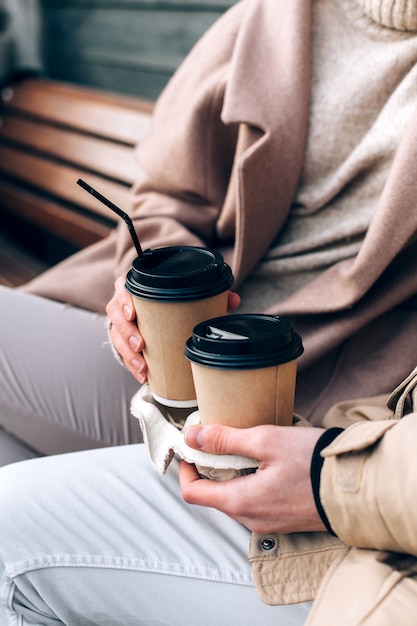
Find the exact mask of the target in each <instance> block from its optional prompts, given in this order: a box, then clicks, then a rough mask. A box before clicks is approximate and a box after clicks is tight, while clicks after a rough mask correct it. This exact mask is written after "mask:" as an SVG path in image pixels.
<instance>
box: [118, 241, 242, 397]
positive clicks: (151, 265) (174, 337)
mask: <svg viewBox="0 0 417 626" xmlns="http://www.w3.org/2000/svg"><path fill="white" fill-rule="evenodd" d="M232 284H233V275H232V272H231V269H230V267H229V266H228V265H227V264H226V263H225V262H224V259H223V257H222V255H221V254H219V253H218V252H214V251H212V250H208V249H206V248H198V247H193V246H171V247H167V248H157V249H154V250H146V251H145V252H144V253H143V254H142V255H141V256H140V257H137V258H136V259H135V261H134V262H133V265H132V268H131V270H130V271H129V272H128V274H127V277H126V285H125V287H126V289H127V291H128V292H129V293H130V294H131V295H132V296H133V302H134V306H135V310H136V315H137V323H138V328H139V331H140V333H141V335H142V337H143V339H144V343H145V346H144V349H143V356H144V358H145V361H146V364H147V368H148V383H149V387H150V390H151V392H152V394H153V396H154V398H155V399H156V400H158V402H161V403H162V404H166V405H168V406H178V407H194V406H196V392H195V388H194V382H193V377H192V373H191V367H190V363H189V361H188V360H187V359H186V358H185V356H184V344H185V341H186V339H187V338H188V337H189V336H190V334H191V333H192V329H193V327H194V326H195V325H196V324H198V323H199V322H201V321H202V320H204V319H207V318H209V317H213V316H219V315H220V316H222V315H225V314H226V313H227V300H228V294H227V292H228V290H229V289H230V287H231V286H232Z"/></svg>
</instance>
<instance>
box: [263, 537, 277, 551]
mask: <svg viewBox="0 0 417 626" xmlns="http://www.w3.org/2000/svg"><path fill="white" fill-rule="evenodd" d="M261 548H262V550H272V548H275V539H271V537H268V538H267V539H262V541H261Z"/></svg>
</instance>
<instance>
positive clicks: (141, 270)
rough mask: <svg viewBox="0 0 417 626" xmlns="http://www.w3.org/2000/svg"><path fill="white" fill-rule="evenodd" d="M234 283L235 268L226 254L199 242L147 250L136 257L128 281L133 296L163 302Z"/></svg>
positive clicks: (209, 293) (214, 291)
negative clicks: (199, 245)
mask: <svg viewBox="0 0 417 626" xmlns="http://www.w3.org/2000/svg"><path fill="white" fill-rule="evenodd" d="M232 285H233V274H232V270H231V269H230V267H229V266H228V265H227V264H226V263H225V262H224V259H223V256H222V255H221V254H220V253H219V252H214V251H212V250H208V249H207V248H198V247H196V246H170V247H167V248H156V249H154V250H145V252H144V253H143V254H142V256H140V257H137V258H136V259H135V260H134V261H133V265H132V268H131V269H130V270H129V272H128V274H127V277H126V283H125V287H126V289H127V291H128V292H129V293H130V294H132V295H133V296H137V297H138V298H145V299H147V300H155V301H160V302H181V301H184V300H185V301H186V300H200V299H202V298H209V297H211V296H216V295H217V294H219V293H222V292H223V291H226V290H227V289H229V288H230V287H231V286H232Z"/></svg>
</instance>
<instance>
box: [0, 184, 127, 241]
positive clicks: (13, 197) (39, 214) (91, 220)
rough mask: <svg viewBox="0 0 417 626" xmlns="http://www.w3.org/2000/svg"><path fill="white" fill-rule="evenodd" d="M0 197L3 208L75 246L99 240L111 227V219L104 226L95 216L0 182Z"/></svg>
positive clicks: (112, 225) (112, 224)
mask: <svg viewBox="0 0 417 626" xmlns="http://www.w3.org/2000/svg"><path fill="white" fill-rule="evenodd" d="M0 195H1V205H2V208H3V209H6V210H8V211H9V212H10V213H12V214H14V215H19V216H20V217H23V218H26V219H27V220H28V221H29V222H32V223H35V224H37V225H38V226H41V227H42V228H44V229H45V230H47V231H48V232H51V233H53V234H54V235H57V236H58V237H61V238H62V239H65V240H66V241H68V242H70V243H72V244H74V245H75V246H77V247H80V246H81V247H84V246H89V245H90V244H93V243H95V242H96V241H99V240H100V239H102V238H103V237H105V236H106V235H108V234H109V232H110V230H111V229H112V228H113V227H114V226H115V222H114V223H111V220H109V222H108V224H106V223H104V222H100V221H98V220H97V218H96V217H89V216H88V215H84V214H82V213H78V212H76V211H74V210H73V209H69V208H65V207H63V206H62V205H58V204H56V203H54V202H53V201H52V200H48V199H46V198H45V197H44V196H36V195H35V194H34V193H28V192H27V191H25V190H23V189H21V188H19V187H16V186H14V185H13V184H12V183H10V182H8V181H2V180H0ZM110 217H111V216H110Z"/></svg>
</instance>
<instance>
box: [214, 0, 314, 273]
mask: <svg viewBox="0 0 417 626" xmlns="http://www.w3.org/2000/svg"><path fill="white" fill-rule="evenodd" d="M310 12H311V8H310V2H309V1H306V0H265V1H263V2H255V3H253V5H252V6H251V8H250V9H249V10H248V11H247V13H246V14H245V18H244V21H243V23H242V27H241V28H240V31H239V37H238V40H237V43H236V47H235V52H234V57H233V60H232V66H231V75H230V80H229V81H228V86H227V90H226V94H225V103H224V108H223V113H222V119H223V121H224V122H225V123H227V124H239V127H240V131H239V142H238V155H239V156H238V159H237V166H236V169H235V172H234V176H235V180H234V184H236V185H237V188H238V198H239V200H238V207H237V215H236V220H237V223H236V246H235V251H234V260H233V269H234V274H235V276H236V281H237V282H239V281H240V280H241V279H242V278H244V277H245V276H246V275H247V274H248V273H249V272H250V271H251V269H252V268H253V267H254V265H255V264H256V263H257V262H258V260H259V258H260V257H262V255H263V254H264V253H265V252H266V250H267V249H268V248H269V246H270V245H271V243H272V241H273V239H274V237H275V235H276V233H277V232H278V231H279V230H280V228H281V227H282V225H283V223H284V222H285V219H286V217H287V215H288V211H289V208H290V206H291V201H292V198H293V196H294V193H295V189H296V185H297V182H298V178H299V176H300V171H301V166H302V159H303V153H304V145H305V137H306V128H307V120H308V99H309V70H310V58H309V55H310V43H309V38H310ZM271 23H273V24H276V28H271ZM271 137H274V141H271Z"/></svg>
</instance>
